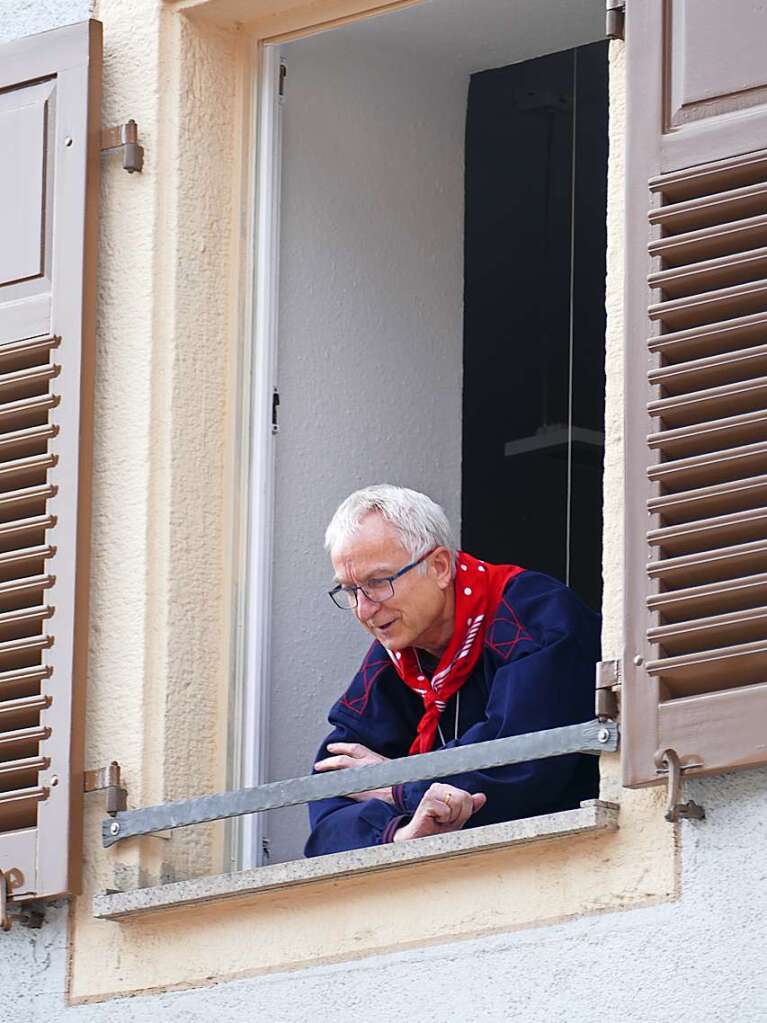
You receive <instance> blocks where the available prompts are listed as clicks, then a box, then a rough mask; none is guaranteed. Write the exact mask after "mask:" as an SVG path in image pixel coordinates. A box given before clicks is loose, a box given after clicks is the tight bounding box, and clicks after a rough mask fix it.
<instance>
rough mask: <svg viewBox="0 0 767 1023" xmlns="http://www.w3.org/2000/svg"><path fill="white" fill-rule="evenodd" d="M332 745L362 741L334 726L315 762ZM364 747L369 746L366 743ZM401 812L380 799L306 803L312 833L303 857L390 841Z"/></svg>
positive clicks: (404, 818)
mask: <svg viewBox="0 0 767 1023" xmlns="http://www.w3.org/2000/svg"><path fill="white" fill-rule="evenodd" d="M331 742H364V740H363V739H362V738H361V737H360V736H359V735H357V734H355V733H354V732H353V731H352V730H351V729H349V728H347V727H344V726H339V725H337V726H336V728H335V729H334V730H333V731H332V732H331V734H330V735H329V736H328V737H327V739H326V740H325V742H324V743H323V744H322V746H321V748H320V751H319V753H318V755H317V759H318V760H320V759H321V758H322V757H326V756H329V754H328V751H327V747H328V743H331ZM365 745H368V744H367V743H365ZM407 819H408V818H407V815H404V814H403V812H402V810H398V809H395V807H393V806H391V805H390V804H389V803H385V802H384V801H383V800H382V799H366V800H365V801H364V802H358V801H357V800H354V799H349V798H347V797H344V796H339V797H337V798H335V799H322V800H319V801H318V802H316V803H310V804H309V823H310V825H311V834H310V835H309V839H308V841H307V843H306V847H305V849H304V855H306V856H322V855H324V854H326V853H335V852H343V851H345V850H347V849H364V848H366V847H367V846H370V845H381V844H385V843H386V842H391V841H392V839H393V836H394V832H395V831H396V830H397V828H398V827H399V825H400V824H401V823H403V822H404V821H405V820H407Z"/></svg>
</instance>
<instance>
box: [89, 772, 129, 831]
mask: <svg viewBox="0 0 767 1023" xmlns="http://www.w3.org/2000/svg"><path fill="white" fill-rule="evenodd" d="M83 792H106V794H107V813H108V814H109V816H110V817H114V816H115V814H117V813H120V812H121V811H122V810H127V809H128V790H127V789H126V788H125V787H124V786H122V785H121V784H120V765H119V764H118V763H117V761H116V760H113V761H112V763H111V764H109V766H108V767H100V768H99V769H98V770H97V771H84V772H83Z"/></svg>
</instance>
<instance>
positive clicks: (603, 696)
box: [596, 659, 622, 721]
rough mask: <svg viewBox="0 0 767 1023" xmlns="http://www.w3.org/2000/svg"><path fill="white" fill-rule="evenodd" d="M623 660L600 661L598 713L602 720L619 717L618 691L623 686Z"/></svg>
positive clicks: (598, 664) (612, 719)
mask: <svg viewBox="0 0 767 1023" xmlns="http://www.w3.org/2000/svg"><path fill="white" fill-rule="evenodd" d="M621 667H622V666H621V662H620V660H618V659H616V660H613V661H599V662H598V663H597V677H596V691H597V702H596V714H597V717H598V718H599V719H600V721H605V720H609V721H616V720H617V718H618V693H619V692H620V688H621V677H622V670H621Z"/></svg>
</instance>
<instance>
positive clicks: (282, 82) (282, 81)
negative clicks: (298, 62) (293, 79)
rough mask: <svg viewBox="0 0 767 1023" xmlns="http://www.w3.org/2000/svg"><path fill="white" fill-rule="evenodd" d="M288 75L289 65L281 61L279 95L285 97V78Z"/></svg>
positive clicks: (281, 97)
mask: <svg viewBox="0 0 767 1023" xmlns="http://www.w3.org/2000/svg"><path fill="white" fill-rule="evenodd" d="M287 77H288V66H287V64H283V63H282V62H280V80H279V84H278V86H277V95H278V96H279V97H280V99H285V79H286V78H287Z"/></svg>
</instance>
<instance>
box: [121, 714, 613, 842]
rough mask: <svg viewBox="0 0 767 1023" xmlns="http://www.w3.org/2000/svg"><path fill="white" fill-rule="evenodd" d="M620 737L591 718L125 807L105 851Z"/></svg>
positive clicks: (607, 744) (596, 749)
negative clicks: (171, 833)
mask: <svg viewBox="0 0 767 1023" xmlns="http://www.w3.org/2000/svg"><path fill="white" fill-rule="evenodd" d="M618 739H619V735H618V726H617V724H616V723H615V722H614V721H600V720H599V719H598V718H594V719H593V720H592V721H584V722H582V723H581V724H577V725H565V726H564V727H562V728H550V729H547V730H546V731H541V732H528V733H526V734H524V735H512V736H509V737H508V738H505V739H493V740H491V741H489V742H477V743H474V744H473V745H470V746H454V747H452V748H451V749H445V750H437V751H436V752H434V753H419V754H418V755H416V756H411V757H403V758H401V759H399V760H389V761H387V762H386V763H384V764H373V765H371V766H369V767H352V768H347V769H345V770H342V771H331V772H328V773H327V774H312V775H309V776H308V777H305V778H290V779H288V780H286V781H274V782H269V783H268V784H266V785H257V786H256V787H255V788H248V789H236V790H234V791H232V792H220V793H218V794H216V795H209V796H198V797H197V798H196V799H180V800H177V801H176V802H173V803H161V804H160V805H159V806H147V807H144V808H142V809H139V810H123V811H120V812H118V813H116V814H115V815H114V816H112V817H107V818H106V819H105V820H103V821H102V825H101V835H102V842H103V845H104V847H105V848H106V847H109V846H111V845H114V844H115V843H116V842H121V841H123V840H124V839H126V838H135V837H136V836H137V835H152V834H155V833H156V832H158V831H170V830H172V829H173V828H185V827H188V826H189V825H190V824H203V823H205V822H206V821H216V820H223V819H225V818H228V817H239V816H241V815H243V814H246V813H261V812H263V811H264V810H276V809H278V808H279V807H282V806H295V805H297V804H300V803H312V802H314V801H315V800H318V799H331V798H333V797H334V796H349V795H351V794H352V793H354V792H366V791H367V790H368V789H378V788H386V787H388V786H390V785H401V784H403V783H405V782H412V781H428V780H430V779H432V778H442V777H449V776H450V775H453V774H459V773H461V772H463V771H481V770H487V769H488V768H491V767H505V766H507V765H509V764H520V763H524V762H526V761H528V760H543V759H544V758H546V757H561V756H564V755H565V754H567V753H593V754H599V753H602V752H612V751H614V750H616V749H617V748H618Z"/></svg>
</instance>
